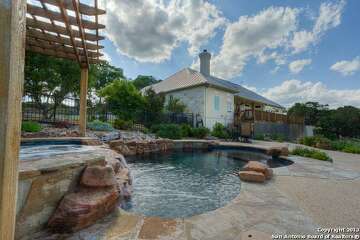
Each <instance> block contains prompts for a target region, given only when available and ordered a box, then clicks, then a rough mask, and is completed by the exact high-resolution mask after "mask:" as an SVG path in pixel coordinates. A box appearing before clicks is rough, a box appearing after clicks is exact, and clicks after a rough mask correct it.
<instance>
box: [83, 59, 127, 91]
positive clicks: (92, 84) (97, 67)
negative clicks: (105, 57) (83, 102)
mask: <svg viewBox="0 0 360 240" xmlns="http://www.w3.org/2000/svg"><path fill="white" fill-rule="evenodd" d="M122 78H125V77H124V71H123V70H122V69H121V68H118V67H114V66H112V65H110V64H109V63H107V62H102V63H99V64H94V65H91V66H90V70H89V88H93V89H94V90H95V91H97V90H99V89H102V88H103V87H105V86H106V85H107V84H109V83H111V82H113V81H114V80H117V79H122Z"/></svg>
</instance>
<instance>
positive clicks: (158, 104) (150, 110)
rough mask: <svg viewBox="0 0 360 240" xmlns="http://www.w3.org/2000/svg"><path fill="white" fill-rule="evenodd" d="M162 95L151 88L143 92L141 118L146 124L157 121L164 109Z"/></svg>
mask: <svg viewBox="0 0 360 240" xmlns="http://www.w3.org/2000/svg"><path fill="white" fill-rule="evenodd" d="M164 101H165V99H164V96H163V95H161V94H156V93H155V91H154V90H153V89H152V88H149V89H147V90H146V91H145V93H144V106H143V119H142V121H143V122H144V124H145V125H146V126H150V125H152V124H155V123H159V122H160V120H161V116H162V113H163V111H164Z"/></svg>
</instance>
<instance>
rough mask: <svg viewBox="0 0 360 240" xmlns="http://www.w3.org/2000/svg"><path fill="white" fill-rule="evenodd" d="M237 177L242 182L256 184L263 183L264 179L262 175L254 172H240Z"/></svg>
mask: <svg viewBox="0 0 360 240" xmlns="http://www.w3.org/2000/svg"><path fill="white" fill-rule="evenodd" d="M239 177H240V179H241V180H242V181H246V182H258V183H262V182H265V179H266V178H265V175H264V174H263V173H261V172H255V171H240V172H239Z"/></svg>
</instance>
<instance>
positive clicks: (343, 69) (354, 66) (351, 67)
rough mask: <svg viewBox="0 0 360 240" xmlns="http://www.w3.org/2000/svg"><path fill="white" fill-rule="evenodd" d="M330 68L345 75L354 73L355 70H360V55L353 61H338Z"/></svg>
mask: <svg viewBox="0 0 360 240" xmlns="http://www.w3.org/2000/svg"><path fill="white" fill-rule="evenodd" d="M330 69H331V70H333V71H335V72H339V73H341V74H342V75H344V76H349V75H353V74H354V73H355V72H357V71H360V57H356V58H354V59H353V60H351V61H340V62H337V63H335V64H334V65H332V66H331V67H330Z"/></svg>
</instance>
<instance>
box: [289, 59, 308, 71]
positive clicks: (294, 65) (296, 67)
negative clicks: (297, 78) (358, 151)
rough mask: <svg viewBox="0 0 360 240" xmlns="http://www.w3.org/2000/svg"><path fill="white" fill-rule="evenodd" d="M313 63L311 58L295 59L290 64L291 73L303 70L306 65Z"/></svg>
mask: <svg viewBox="0 0 360 240" xmlns="http://www.w3.org/2000/svg"><path fill="white" fill-rule="evenodd" d="M309 64H311V59H300V60H296V61H293V62H291V63H290V64H289V70H290V72H291V73H294V74H296V73H299V72H301V71H302V70H303V69H304V67H305V66H306V65H309Z"/></svg>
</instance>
